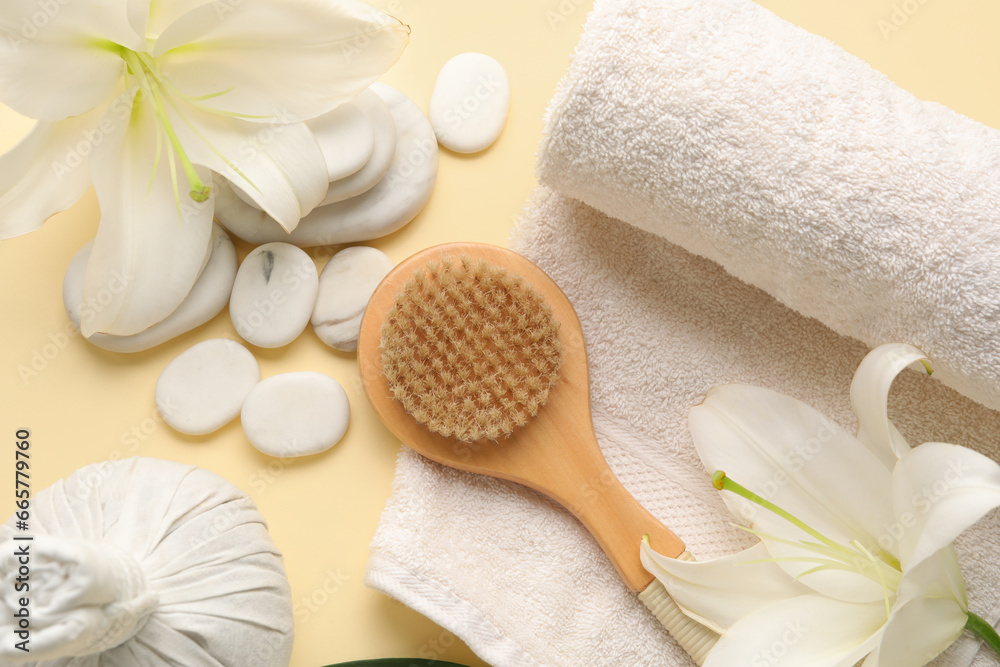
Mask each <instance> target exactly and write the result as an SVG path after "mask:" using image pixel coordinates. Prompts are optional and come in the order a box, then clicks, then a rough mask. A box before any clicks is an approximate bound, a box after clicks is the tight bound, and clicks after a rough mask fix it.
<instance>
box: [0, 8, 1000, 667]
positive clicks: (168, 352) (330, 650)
mask: <svg viewBox="0 0 1000 667" xmlns="http://www.w3.org/2000/svg"><path fill="white" fill-rule="evenodd" d="M373 4H375V5H376V6H378V7H380V8H383V9H386V10H387V11H389V12H390V13H393V14H395V15H396V16H398V17H399V18H401V19H402V20H403V21H404V22H406V23H408V24H409V25H410V26H411V27H412V30H413V33H412V38H411V43H410V46H409V48H408V49H407V51H406V53H405V54H404V55H403V58H402V60H401V61H400V62H399V63H398V64H397V65H396V67H395V68H394V69H393V70H392V71H390V72H389V73H388V74H387V75H386V76H385V77H384V80H385V81H386V82H388V83H390V84H392V85H394V86H396V87H397V88H399V89H400V90H402V91H403V92H405V93H407V94H408V95H410V96H411V97H412V98H413V99H414V100H416V102H417V103H418V104H419V105H420V106H421V107H423V108H424V109H426V106H427V100H428V98H429V96H430V91H431V87H432V85H433V82H434V77H435V75H436V73H437V70H438V68H440V66H441V65H442V64H443V63H444V62H445V61H446V60H447V59H448V58H450V57H451V56H452V55H455V54H457V53H460V52H463V51H481V52H484V53H487V54H489V55H492V56H493V57H495V58H496V59H497V60H499V61H500V62H501V63H502V64H503V65H504V66H505V67H506V68H507V70H508V72H509V74H510V78H511V81H512V86H513V105H512V110H511V116H510V120H509V121H508V124H507V127H506V129H505V131H504V133H503V135H502V136H501V138H500V140H499V141H498V143H497V144H495V145H494V146H493V147H492V148H490V149H489V150H487V151H485V152H484V153H481V154H479V155H475V156H459V155H456V154H453V153H449V152H448V151H444V150H443V151H442V153H441V166H440V173H439V176H438V183H437V186H436V190H435V192H434V195H433V197H432V199H431V201H430V203H429V205H428V206H427V208H426V209H425V210H424V211H423V213H422V214H421V215H420V216H419V217H418V218H417V219H416V220H414V221H413V222H412V223H411V224H410V225H408V226H407V227H405V228H404V229H402V230H401V231H399V232H397V233H395V234H393V235H391V236H389V237H386V238H383V239H379V240H376V241H374V242H372V245H374V246H376V247H378V248H379V249H381V250H383V251H384V252H386V253H387V254H389V256H390V257H392V258H393V259H394V260H396V261H397V262H398V261H400V260H402V259H403V258H405V257H406V256H408V255H410V254H411V253H413V252H416V251H417V250H420V249H422V248H424V247H427V246H429V245H433V244H436V243H442V242H447V241H458V240H475V241H484V242H489V243H496V244H500V245H505V244H506V239H507V236H508V233H509V231H510V229H511V227H512V225H513V223H514V220H515V219H516V217H517V215H518V211H519V209H520V207H521V205H522V204H523V203H524V201H525V200H526V198H527V196H528V194H529V192H530V191H531V189H532V188H533V187H534V176H533V172H532V163H533V156H534V151H535V146H536V145H537V143H538V140H539V138H540V136H541V129H542V115H543V112H544V109H545V104H546V102H547V100H548V98H549V97H550V95H551V93H552V90H553V89H554V87H555V85H556V83H557V81H558V80H559V78H560V76H561V75H562V72H563V71H564V70H565V68H566V66H567V64H568V62H569V57H570V55H571V53H572V51H573V47H574V45H575V44H576V41H577V39H578V37H579V34H580V30H581V27H582V25H583V21H584V18H585V16H586V12H587V10H588V8H589V6H590V4H591V2H590V1H589V0H561V1H560V0H507V1H506V2H485V1H483V0H388V1H384V0H376V1H375V2H373ZM761 4H763V5H765V6H767V7H769V8H771V9H772V10H774V11H775V12H776V13H778V14H779V15H780V16H782V17H784V18H786V19H788V20H790V21H792V22H795V23H798V24H800V25H802V26H803V27H805V28H806V29H807V30H810V31H812V32H815V33H818V34H820V35H823V36H826V37H828V38H830V39H832V40H833V41H835V42H836V43H837V44H839V45H841V46H842V47H843V48H844V49H846V50H847V51H849V52H851V53H854V54H855V55H858V56H860V57H861V58H864V59H865V60H867V61H868V62H870V63H872V65H874V66H875V68H876V69H879V70H881V71H883V72H885V73H886V74H887V75H889V77H890V78H892V79H893V80H894V81H896V82H897V83H899V84H900V85H901V86H903V87H904V88H907V89H908V90H910V91H911V92H913V93H915V94H916V95H917V96H919V97H921V98H924V99H931V100H935V101H938V102H942V103H944V104H947V105H949V106H951V107H953V108H955V109H957V110H958V111H960V112H962V113H965V114H967V115H969V116H971V117H973V118H975V119H977V120H979V121H982V122H984V123H986V124H989V125H992V126H995V127H1000V104H998V102H1000V93H998V92H997V90H998V78H1000V77H998V74H1000V41H998V40H997V39H996V33H997V31H998V24H1000V5H998V4H997V3H995V2H993V0H899V1H897V2H890V1H887V0H841V1H840V2H824V3H818V2H813V1H808V0H807V1H803V0H765V1H763V2H762V3H761ZM30 126H31V121H30V120H27V119H24V118H21V117H19V116H17V115H16V114H14V113H13V112H11V111H9V110H7V109H5V108H2V107H0V150H6V149H7V148H9V147H10V146H12V145H13V144H14V143H15V142H16V141H17V140H18V139H19V138H20V137H21V136H23V134H24V133H25V132H27V130H28V128H29V127H30ZM97 220H98V209H97V203H96V200H95V199H94V197H93V193H91V194H89V195H87V196H86V197H85V198H84V199H83V200H82V201H81V202H80V203H78V204H77V205H76V206H74V207H73V208H72V209H70V210H69V211H67V212H65V213H62V214H60V215H58V216H55V217H54V218H52V219H51V220H49V221H48V222H47V223H46V225H45V226H44V227H43V229H42V230H40V231H38V232H35V233H33V234H29V235H27V236H23V237H19V238H16V239H12V240H8V241H3V242H2V243H0V284H2V285H5V286H6V290H5V292H4V297H3V332H2V334H0V335H2V343H3V344H2V346H0V374H2V375H0V377H2V380H0V434H2V437H3V438H4V439H5V441H6V442H7V444H5V445H4V446H3V447H2V448H0V452H7V454H9V456H10V461H9V462H8V465H12V464H13V458H14V457H13V434H14V431H15V429H17V428H20V427H27V428H30V429H31V430H32V450H31V454H32V485H33V489H34V490H35V491H38V490H41V489H42V488H44V487H46V486H48V485H50V484H51V483H53V482H54V481H56V480H57V479H59V478H61V477H65V476H66V475H68V474H69V473H71V472H72V471H73V470H75V469H76V468H78V467H81V466H83V465H86V464H88V463H92V462H95V461H100V460H104V459H107V458H110V457H118V456H131V455H142V456H155V457H160V458H166V459H172V460H176V461H182V462H185V463H192V464H197V465H200V466H202V467H205V468H208V469H210V470H212V471H214V472H216V473H219V474H220V475H222V476H224V477H226V478H227V479H229V480H230V481H232V482H233V483H235V484H236V485H237V486H239V487H240V488H242V489H244V490H245V491H246V492H247V493H249V494H250V495H251V496H252V497H253V498H254V500H255V501H256V502H257V504H258V505H259V507H260V509H261V511H262V512H263V513H264V515H265V517H266V518H267V519H268V523H269V525H270V527H271V532H272V534H273V536H274V539H275V541H276V542H277V544H278V546H279V547H280V548H281V549H282V551H283V552H284V554H285V565H286V567H287V569H288V575H289V578H290V580H291V584H292V593H293V600H294V602H295V604H296V609H297V612H296V633H297V637H296V647H295V652H294V654H293V658H292V664H293V666H294V667H314V666H317V667H318V666H319V665H325V664H327V663H333V662H339V661H344V660H350V659H358V658H366V657H387V656H407V657H425V658H433V659H441V660H449V661H455V662H460V663H466V664H469V665H482V664H483V663H482V662H480V661H478V660H477V658H475V656H474V655H473V654H472V653H471V651H469V649H468V648H467V647H465V646H463V645H462V644H461V642H459V641H458V640H457V639H456V638H455V637H454V636H453V635H452V634H451V633H449V632H448V631H446V630H444V629H442V628H439V627H437V626H436V625H434V624H433V623H431V622H430V621H428V620H426V619H424V618H423V617H421V616H420V615H419V614H417V613H416V612H413V611H411V610H409V609H407V608H405V607H404V606H402V605H401V604H399V603H397V602H395V601H393V600H390V599H388V598H386V597H384V596H382V595H380V594H378V593H376V592H374V591H371V590H369V589H366V588H365V587H364V585H363V583H362V578H363V575H364V567H365V560H366V557H367V550H368V543H369V541H370V540H371V537H372V535H373V533H374V531H375V528H376V525H377V521H378V516H379V513H380V511H381V509H382V506H383V505H384V503H385V501H386V499H387V498H388V496H389V493H390V490H391V483H392V473H393V464H394V460H395V457H396V454H397V451H398V449H399V446H400V445H399V443H398V441H396V440H395V439H394V438H393V437H392V436H391V435H389V434H388V432H387V431H386V430H385V429H384V428H383V427H382V426H381V424H380V423H379V422H378V420H377V419H376V417H375V416H374V414H373V413H372V411H371V409H370V408H369V407H368V405H367V402H366V400H365V398H364V395H363V393H362V391H361V388H360V385H359V382H358V375H357V370H356V363H355V360H354V358H353V356H352V355H346V354H339V353H335V352H333V351H331V350H330V349H329V348H327V347H326V346H324V345H323V344H322V343H321V342H320V341H319V340H318V339H317V338H316V337H315V335H314V334H313V333H312V331H311V329H307V331H306V332H305V333H304V334H303V335H302V336H301V337H300V338H299V339H298V340H296V341H295V342H294V343H292V344H291V345H289V346H287V347H285V348H282V349H278V350H260V349H256V348H252V349H253V351H254V352H255V354H256V356H257V358H258V360H259V362H260V365H261V372H262V375H263V376H264V377H268V376H270V375H274V374H277V373H282V372H289V371H298V370H317V371H322V372H325V373H328V374H330V375H331V376H333V377H334V378H336V379H337V380H339V381H340V382H341V383H342V384H343V385H344V386H345V388H346V389H347V391H348V395H349V397H350V400H351V405H352V409H353V415H352V422H351V426H350V429H349V430H348V433H347V435H346V437H345V438H344V440H343V441H341V443H340V444H339V445H337V446H336V447H335V448H334V449H333V450H331V451H329V452H326V453H323V454H319V455H316V456H313V457H309V458H307V459H304V460H298V461H289V462H282V461H279V460H276V459H271V458H269V457H267V456H264V455H262V454H260V453H258V452H257V451H256V450H255V449H253V448H252V447H251V446H250V445H249V444H248V443H247V442H246V441H245V439H244V437H243V433H242V431H241V429H240V425H239V423H238V421H237V422H234V423H231V424H229V425H228V426H226V427H225V428H223V429H222V430H221V431H219V432H217V433H215V434H212V435H209V436H204V437H187V436H183V435H180V434H178V433H175V432H174V431H173V430H171V429H170V428H169V427H167V426H165V425H163V424H162V422H160V421H159V419H158V417H157V414H156V410H155V407H154V405H153V398H152V395H153V387H154V384H155V382H156V378H157V375H158V374H159V372H160V370H162V368H163V367H164V366H165V365H166V364H167V363H168V362H169V361H170V360H171V359H173V358H174V357H175V356H177V355H178V354H180V353H181V352H182V351H184V350H185V349H187V348H188V347H190V346H191V345H193V344H194V343H196V342H198V341H201V340H205V339H208V338H214V337H229V338H237V336H236V333H235V331H234V329H233V327H232V324H231V323H230V321H229V317H228V314H227V313H225V312H224V313H222V314H220V315H219V316H218V317H216V318H215V319H214V320H213V321H212V322H210V323H208V324H206V325H204V326H202V327H200V328H199V329H196V330H195V331H193V332H190V333H188V334H187V335H185V336H182V337H181V338H179V339H176V340H174V341H171V342H169V343H167V344H164V345H162V346H160V347H159V348H156V349H154V350H151V351H148V352H145V353H140V354H135V355H118V354H113V353H109V352H104V351H102V350H99V349H97V348H94V347H91V346H89V345H88V344H87V343H86V342H85V341H84V340H82V339H81V338H79V337H78V336H76V337H70V336H67V335H65V332H66V331H67V326H68V320H67V318H66V315H65V312H64V311H63V307H62V298H61V283H62V276H63V272H64V271H65V269H66V266H67V265H68V263H69V260H70V258H71V257H72V256H73V254H74V253H75V252H76V250H77V249H78V248H79V247H80V246H81V245H83V244H84V243H85V242H86V241H87V240H89V239H90V238H92V237H93V235H94V234H95V232H96V227H97ZM237 247H238V250H239V253H240V257H241V258H242V257H243V256H245V255H246V253H247V252H249V249H250V248H249V247H248V246H246V245H245V244H242V245H238V246H237ZM337 249H339V248H332V249H318V250H316V251H313V252H312V254H313V255H314V257H315V258H316V261H317V265H318V266H319V267H320V268H322V265H323V263H325V262H326V260H327V259H328V258H329V256H330V255H331V254H332V253H333V252H334V251H336V250H337ZM2 456H3V454H0V458H2ZM3 465H4V464H3V461H2V460H0V468H2V466H3ZM0 476H4V475H2V474H0ZM7 477H10V475H7ZM5 489H10V490H12V489H13V481H12V480H11V479H9V480H8V482H4V483H3V484H2V485H0V491H3V490H5ZM11 495H12V494H11ZM2 502H3V503H9V502H10V500H4V501H2ZM3 507H6V509H5V510H0V514H3V513H6V512H9V511H13V505H12V503H11V504H10V505H6V504H2V505H0V508H3Z"/></svg>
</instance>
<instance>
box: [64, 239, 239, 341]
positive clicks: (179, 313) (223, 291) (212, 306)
mask: <svg viewBox="0 0 1000 667" xmlns="http://www.w3.org/2000/svg"><path fill="white" fill-rule="evenodd" d="M211 244H212V250H211V254H210V255H209V257H208V262H207V263H206V264H205V268H203V269H202V270H201V275H200V276H198V280H197V281H196V282H195V284H194V287H192V288H191V291H190V292H189V293H188V295H187V297H186V298H185V299H184V301H182V302H181V305H180V306H178V307H177V310H175V311H174V312H172V313H171V314H170V315H168V316H167V317H166V318H165V319H164V320H162V321H160V322H159V323H157V324H154V325H153V326H151V327H150V328H148V329H146V330H145V331H140V332H139V333H137V334H133V335H131V336H114V335H110V334H101V333H97V334H94V335H92V336H91V337H90V338H86V339H85V340H86V341H87V342H88V343H91V344H92V345H96V346H97V347H100V348H102V349H105V350H109V351H111V352H141V351H143V350H148V349H150V348H152V347H156V346H157V345H160V344H162V343H165V342H167V341H168V340H171V339H173V338H176V337H177V336H180V335H181V334H183V333H186V332H188V331H190V330H191V329H194V328H195V327H197V326H200V325H202V324H204V323H205V322H208V321H209V320H210V319H212V318H213V317H215V316H216V315H218V314H219V312H220V311H221V310H222V309H223V308H225V306H226V302H227V301H229V293H230V291H231V290H232V289H233V280H234V278H235V277H236V249H235V248H234V247H233V242H232V240H230V238H229V235H228V234H226V232H225V230H224V229H222V227H220V226H219V225H214V226H213V228H212V239H211ZM93 245H94V242H93V241H91V242H89V243H87V244H86V245H84V246H83V247H82V248H80V250H78V251H77V253H76V255H75V256H74V257H73V260H72V261H71V262H70V263H69V268H67V269H66V275H65V277H64V278H63V305H64V306H65V308H66V314H67V315H68V316H69V319H70V322H72V323H73V326H74V327H76V329H77V331H79V330H80V322H81V319H82V318H87V319H89V318H92V317H94V314H95V311H97V310H98V309H100V308H101V307H102V304H101V303H100V301H98V302H97V303H90V304H84V303H83V277H84V274H85V273H86V270H87V262H88V260H90V250H91V248H92V246H93ZM99 298H100V296H98V299H99Z"/></svg>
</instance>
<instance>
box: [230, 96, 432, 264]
mask: <svg viewBox="0 0 1000 667" xmlns="http://www.w3.org/2000/svg"><path fill="white" fill-rule="evenodd" d="M370 90H372V91H374V92H375V93H377V94H378V95H379V97H381V98H382V100H383V101H385V103H386V104H387V105H388V107H389V111H390V112H391V113H392V118H393V121H394V122H395V125H396V150H395V154H394V155H393V161H392V166H390V167H389V170H388V171H387V172H386V174H385V176H384V177H383V178H382V180H380V181H379V182H378V184H377V185H375V187H373V188H372V189H370V190H368V191H367V192H364V193H362V194H360V195H358V196H356V197H351V198H350V199H345V200H344V201H341V202H337V203H335V204H328V205H326V206H319V207H317V208H315V209H313V211H312V213H310V214H309V215H307V216H305V217H304V218H302V219H301V220H300V221H299V224H298V226H297V227H296V228H295V229H294V230H292V232H291V233H288V232H286V231H285V230H284V229H282V227H281V225H279V224H278V223H277V222H275V221H274V220H273V219H272V218H271V217H270V216H268V215H267V214H265V213H263V212H261V211H255V210H254V209H252V208H250V207H249V206H246V205H245V204H243V202H242V201H240V199H239V197H237V196H236V195H234V194H233V193H232V188H228V190H229V192H228V193H227V192H226V188H225V186H224V184H220V185H222V187H219V188H218V190H217V191H216V199H215V214H216V216H217V217H218V219H219V222H221V223H222V224H223V225H224V226H225V227H226V229H228V230H229V231H230V232H232V233H233V234H235V235H236V236H238V237H240V238H241V239H243V240H245V241H249V242H250V243H268V242H271V241H287V242H288V243H294V244H295V245H298V246H303V247H307V246H317V245H331V244H335V243H355V242H357V241H367V240H370V239H374V238H378V237H380V236H385V235H386V234H390V233H392V232H394V231H396V230H397V229H399V228H400V227H402V226H404V225H405V224H406V223H408V222H409V221H410V220H412V219H413V218H414V217H416V215H417V213H419V212H420V210H421V209H422V208H423V207H424V205H425V204H426V203H427V201H428V200H429V199H430V197H431V192H432V191H433V190H434V181H435V179H436V178H437V168H438V146H437V138H436V137H435V136H434V130H433V129H431V125H430V122H429V121H428V120H427V118H426V117H425V116H424V114H423V112H422V111H420V108H419V107H418V106H417V105H416V104H414V103H413V101H412V100H410V98H408V97H406V96H405V95H403V94H402V93H401V92H399V91H398V90H396V89H395V88H391V87H390V86H387V85H385V84H383V83H375V84H372V86H371V88H370Z"/></svg>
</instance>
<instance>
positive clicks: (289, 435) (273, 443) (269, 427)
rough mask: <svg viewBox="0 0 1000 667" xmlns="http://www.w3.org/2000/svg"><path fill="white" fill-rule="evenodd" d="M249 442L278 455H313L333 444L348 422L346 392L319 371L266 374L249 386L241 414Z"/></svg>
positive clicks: (336, 441)
mask: <svg viewBox="0 0 1000 667" xmlns="http://www.w3.org/2000/svg"><path fill="white" fill-rule="evenodd" d="M240 420H241V421H242V422H243V432H244V433H245V434H246V436H247V440H249V441H250V444H251V445H253V446H254V447H256V448H257V449H259V450H260V451H262V452H264V453H265V454H267V455H269V456H279V457H282V458H287V457H292V456H308V455H310V454H318V453H320V452H323V451H326V450H327V449H330V448H331V447H333V446H334V445H335V444H337V443H338V442H339V441H340V439H341V438H342V437H344V433H345V432H346V431H347V425H348V424H349V423H350V421H351V404H350V402H349V401H348V400H347V393H346V392H345V391H344V388H343V387H341V386H340V383H338V382H337V381H336V380H334V379H333V378H331V377H330V376H329V375H324V374H323V373H314V372H312V371H304V372H300V373H283V374H281V375H274V376H272V377H269V378H267V379H265V380H263V381H261V382H260V383H259V384H257V386H256V387H254V388H253V389H252V390H250V394H249V395H248V396H247V397H246V400H245V401H243V411H242V412H241V413H240Z"/></svg>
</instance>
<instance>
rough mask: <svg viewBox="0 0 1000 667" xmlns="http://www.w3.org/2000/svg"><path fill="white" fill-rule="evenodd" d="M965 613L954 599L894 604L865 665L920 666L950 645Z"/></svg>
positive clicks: (922, 600)
mask: <svg viewBox="0 0 1000 667" xmlns="http://www.w3.org/2000/svg"><path fill="white" fill-rule="evenodd" d="M966 618H967V616H966V614H965V612H963V611H962V609H961V608H960V607H959V606H958V604H956V603H955V601H954V600H949V599H943V598H926V597H918V598H914V599H913V600H910V601H909V602H907V603H906V604H903V605H897V606H896V607H894V608H893V610H892V616H891V617H890V618H889V622H888V623H886V625H885V629H884V630H883V632H882V638H881V641H880V642H879V645H878V647H876V649H875V651H874V652H873V653H872V656H870V657H869V659H868V660H866V661H865V665H866V666H867V667H875V666H878V667H922V666H923V665H926V664H927V663H928V662H930V661H931V660H933V659H934V658H936V657H937V656H938V655H940V654H941V653H942V652H943V651H944V650H945V649H946V648H948V647H949V646H951V645H952V644H953V643H954V642H955V640H956V639H958V637H959V635H961V634H962V631H963V630H964V629H965V621H966Z"/></svg>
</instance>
